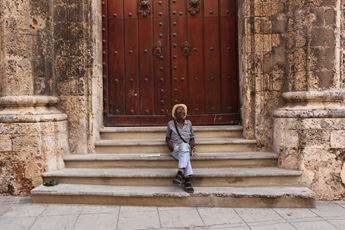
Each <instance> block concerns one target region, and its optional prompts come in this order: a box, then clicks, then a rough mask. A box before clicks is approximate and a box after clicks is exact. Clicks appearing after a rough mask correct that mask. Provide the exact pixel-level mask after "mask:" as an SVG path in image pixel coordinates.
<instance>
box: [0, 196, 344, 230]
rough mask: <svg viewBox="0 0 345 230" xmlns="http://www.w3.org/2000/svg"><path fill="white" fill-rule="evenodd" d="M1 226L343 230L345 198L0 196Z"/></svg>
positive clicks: (9, 229)
mask: <svg viewBox="0 0 345 230" xmlns="http://www.w3.org/2000/svg"><path fill="white" fill-rule="evenodd" d="M0 229H1V230H17V229H18V230H21V229H29V230H55V229H56V230H62V229H71V230H79V229H80V230H89V229H90V230H98V229H99V230H108V229H109V230H115V229H125V230H130V229H237V230H242V229H254V230H261V229H262V230H270V229H279V230H285V229H286V230H290V229H294V230H296V229H301V230H304V229H308V230H309V229H310V230H318V229H320V230H328V229H329V230H333V229H344V230H345V201H336V202H318V203H317V208H316V209H244V208H169V207H167V208H165V207H164V208H161V207H126V206H99V205H55V204H32V203H31V199H30V198H29V197H3V196H0Z"/></svg>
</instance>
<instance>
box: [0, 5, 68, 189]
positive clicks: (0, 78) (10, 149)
mask: <svg viewBox="0 0 345 230" xmlns="http://www.w3.org/2000/svg"><path fill="white" fill-rule="evenodd" d="M50 9H51V1H49V0H1V1H0V11H1V13H0V41H1V42H0V46H1V47H0V48H1V49H0V52H1V54H0V57H1V61H0V63H1V71H0V193H7V194H15V195H18V194H29V193H30V190H31V189H32V188H33V187H34V186H37V185H39V184H40V183H41V182H42V181H41V180H42V179H41V174H42V173H43V172H44V171H47V170H52V169H59V168H61V167H63V161H62V155H63V154H64V153H68V151H69V147H68V132H67V116H66V115H65V114H63V113H62V112H60V111H59V110H58V109H56V107H55V105H56V104H57V103H58V98H57V97H54V96H53V95H54V82H53V79H52V77H53V76H52V70H53V67H52V60H51V58H50V57H51V50H50V48H51V42H52V37H51V34H52V31H51V24H52V22H51V16H50ZM38 94H39V95H38Z"/></svg>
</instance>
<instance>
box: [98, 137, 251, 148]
mask: <svg viewBox="0 0 345 230" xmlns="http://www.w3.org/2000/svg"><path fill="white" fill-rule="evenodd" d="M218 144H256V140H252V139H241V138H229V139H228V140H216V139H215V140H212V139H211V140H201V141H196V145H218ZM157 145H159V146H162V145H166V143H165V142H164V140H146V139H143V140H120V141H118V140H104V139H103V140H98V141H96V142H95V146H96V147H104V146H157Z"/></svg>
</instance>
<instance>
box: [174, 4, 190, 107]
mask: <svg viewBox="0 0 345 230" xmlns="http://www.w3.org/2000/svg"><path fill="white" fill-rule="evenodd" d="M170 4H171V5H170V6H171V9H170V17H171V25H170V28H171V35H170V38H171V43H172V46H171V50H172V51H171V58H172V59H171V63H172V70H171V71H172V103H173V104H176V103H186V100H187V95H188V94H187V90H188V89H187V80H186V79H187V77H188V76H187V74H188V71H187V57H185V56H184V55H183V52H182V47H181V46H182V44H183V42H185V41H186V38H187V28H186V23H187V21H186V19H187V18H186V10H187V3H186V0H179V1H171V3H170Z"/></svg>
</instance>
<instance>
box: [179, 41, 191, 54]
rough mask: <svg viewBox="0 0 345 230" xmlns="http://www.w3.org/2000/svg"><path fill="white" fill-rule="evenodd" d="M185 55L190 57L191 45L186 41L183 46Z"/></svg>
mask: <svg viewBox="0 0 345 230" xmlns="http://www.w3.org/2000/svg"><path fill="white" fill-rule="evenodd" d="M181 48H182V52H183V55H184V56H185V57H188V56H189V55H190V49H191V44H190V43H189V42H188V41H185V42H183V43H182V45H181Z"/></svg>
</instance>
